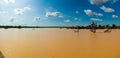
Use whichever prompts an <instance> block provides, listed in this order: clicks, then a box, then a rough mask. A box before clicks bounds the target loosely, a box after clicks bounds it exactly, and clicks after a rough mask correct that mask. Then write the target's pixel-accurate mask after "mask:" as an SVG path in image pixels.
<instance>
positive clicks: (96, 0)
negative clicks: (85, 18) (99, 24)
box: [89, 0, 119, 5]
mask: <svg viewBox="0 0 120 58" xmlns="http://www.w3.org/2000/svg"><path fill="white" fill-rule="evenodd" d="M117 1H119V0H89V2H90V3H91V4H95V5H100V4H104V3H106V2H111V3H115V2H117Z"/></svg>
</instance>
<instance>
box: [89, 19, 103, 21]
mask: <svg viewBox="0 0 120 58" xmlns="http://www.w3.org/2000/svg"><path fill="white" fill-rule="evenodd" d="M90 20H92V21H103V20H102V19H99V18H91V19H90Z"/></svg>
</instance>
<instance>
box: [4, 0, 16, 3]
mask: <svg viewBox="0 0 120 58" xmlns="http://www.w3.org/2000/svg"><path fill="white" fill-rule="evenodd" d="M3 1H4V2H5V3H15V1H16V0H3Z"/></svg>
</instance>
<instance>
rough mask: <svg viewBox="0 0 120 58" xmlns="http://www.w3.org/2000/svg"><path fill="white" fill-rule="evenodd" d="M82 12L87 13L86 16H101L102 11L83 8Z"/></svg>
mask: <svg viewBox="0 0 120 58" xmlns="http://www.w3.org/2000/svg"><path fill="white" fill-rule="evenodd" d="M84 12H85V13H86V15H88V16H103V14H102V13H96V12H93V11H92V10H90V9H88V10H84Z"/></svg>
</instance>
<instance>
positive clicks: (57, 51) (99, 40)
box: [0, 28, 120, 58]
mask: <svg viewBox="0 0 120 58" xmlns="http://www.w3.org/2000/svg"><path fill="white" fill-rule="evenodd" d="M103 31H104V30H98V31H97V33H92V32H90V31H89V30H85V29H84V30H83V29H82V30H80V32H74V30H71V29H56V28H51V29H47V28H46V29H45V28H43V29H40V28H38V29H6V30H5V29H0V51H1V52H2V53H3V54H4V56H5V58H120V30H118V29H116V30H112V32H110V33H103Z"/></svg>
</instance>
